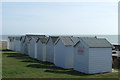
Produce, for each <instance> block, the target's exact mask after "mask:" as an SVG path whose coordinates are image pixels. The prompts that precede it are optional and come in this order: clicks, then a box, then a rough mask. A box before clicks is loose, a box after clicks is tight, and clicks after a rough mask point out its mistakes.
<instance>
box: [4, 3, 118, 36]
mask: <svg viewBox="0 0 120 80" xmlns="http://www.w3.org/2000/svg"><path fill="white" fill-rule="evenodd" d="M26 33H34V34H45V35H96V34H99V35H114V34H118V3H117V2H3V3H2V34H3V35H23V34H26Z"/></svg>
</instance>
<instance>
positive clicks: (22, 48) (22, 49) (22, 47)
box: [20, 36, 25, 54]
mask: <svg viewBox="0 0 120 80" xmlns="http://www.w3.org/2000/svg"><path fill="white" fill-rule="evenodd" d="M24 40H25V36H21V38H20V52H21V54H24Z"/></svg>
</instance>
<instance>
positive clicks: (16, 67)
mask: <svg viewBox="0 0 120 80" xmlns="http://www.w3.org/2000/svg"><path fill="white" fill-rule="evenodd" d="M2 64H3V65H2V77H3V78H118V73H117V72H114V73H112V72H111V73H101V74H94V75H87V74H84V73H80V72H78V71H74V70H73V69H63V68H60V67H56V66H55V65H54V64H52V63H48V62H42V61H38V60H35V59H32V58H29V57H28V56H26V55H22V54H20V53H18V52H13V51H3V53H2Z"/></svg>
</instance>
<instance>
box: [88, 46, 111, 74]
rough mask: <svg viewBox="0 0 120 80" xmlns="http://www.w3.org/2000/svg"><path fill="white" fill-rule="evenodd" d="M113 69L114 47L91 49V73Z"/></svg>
mask: <svg viewBox="0 0 120 80" xmlns="http://www.w3.org/2000/svg"><path fill="white" fill-rule="evenodd" d="M111 71H112V48H90V49H89V73H90V74H93V73H101V72H111Z"/></svg>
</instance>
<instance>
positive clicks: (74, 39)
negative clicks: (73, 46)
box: [70, 37, 79, 43]
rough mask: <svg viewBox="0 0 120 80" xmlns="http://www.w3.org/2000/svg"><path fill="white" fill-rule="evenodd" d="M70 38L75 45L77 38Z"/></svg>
mask: <svg viewBox="0 0 120 80" xmlns="http://www.w3.org/2000/svg"><path fill="white" fill-rule="evenodd" d="M70 38H71V39H72V41H73V43H75V42H76V41H77V40H78V38H79V37H70Z"/></svg>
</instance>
